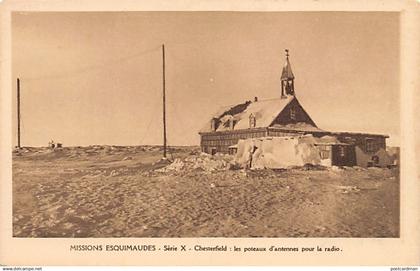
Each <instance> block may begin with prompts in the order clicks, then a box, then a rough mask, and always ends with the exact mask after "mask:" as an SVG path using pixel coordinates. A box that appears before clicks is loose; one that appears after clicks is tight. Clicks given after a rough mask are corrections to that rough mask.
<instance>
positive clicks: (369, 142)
mask: <svg viewBox="0 0 420 271" xmlns="http://www.w3.org/2000/svg"><path fill="white" fill-rule="evenodd" d="M375 150H376V146H375V140H373V138H366V151H367V152H374V151H375Z"/></svg>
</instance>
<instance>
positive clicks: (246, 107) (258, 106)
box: [200, 96, 296, 133]
mask: <svg viewBox="0 0 420 271" xmlns="http://www.w3.org/2000/svg"><path fill="white" fill-rule="evenodd" d="M293 99H296V97H295V96H286V97H285V98H278V99H269V100H260V101H256V102H246V103H243V104H239V105H235V106H225V107H222V108H220V109H219V110H218V111H217V112H216V114H214V115H213V118H215V119H217V120H218V121H219V125H218V127H217V129H216V132H220V131H228V130H230V128H229V120H230V119H231V118H232V119H233V120H234V122H235V126H234V130H238V129H248V128H249V116H250V115H251V114H252V115H253V116H254V117H255V120H256V125H255V128H261V127H268V126H270V124H271V123H272V122H273V121H274V119H275V118H276V117H277V116H278V115H279V114H280V113H281V111H283V109H284V108H285V107H286V106H287V105H288V104H289V103H290V102H291V101H293ZM229 113H230V114H229ZM211 121H212V120H209V121H208V122H207V123H206V126H205V127H203V128H202V129H201V130H200V132H201V133H208V132H213V131H212V130H211Z"/></svg>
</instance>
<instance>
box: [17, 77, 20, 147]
mask: <svg viewBox="0 0 420 271" xmlns="http://www.w3.org/2000/svg"><path fill="white" fill-rule="evenodd" d="M17 121H18V123H17V140H18V141H17V147H18V148H19V149H20V80H19V78H18V79H17Z"/></svg>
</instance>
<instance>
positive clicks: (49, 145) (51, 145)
mask: <svg viewBox="0 0 420 271" xmlns="http://www.w3.org/2000/svg"><path fill="white" fill-rule="evenodd" d="M48 148H50V149H54V148H55V143H54V140H52V139H51V141H50V142H48Z"/></svg>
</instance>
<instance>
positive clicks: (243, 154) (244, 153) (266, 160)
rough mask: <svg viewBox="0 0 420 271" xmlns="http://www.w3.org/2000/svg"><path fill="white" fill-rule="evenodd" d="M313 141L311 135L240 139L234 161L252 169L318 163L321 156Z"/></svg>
mask: <svg viewBox="0 0 420 271" xmlns="http://www.w3.org/2000/svg"><path fill="white" fill-rule="evenodd" d="M315 143H316V140H315V138H314V137H313V136H311V135H307V136H297V137H264V138H250V139H245V140H240V141H239V142H238V150H237V153H236V156H235V159H234V162H235V163H236V164H239V165H241V166H242V167H247V168H253V169H262V168H287V167H291V166H304V165H305V164H312V165H320V164H321V157H320V153H319V150H318V148H317V147H316V146H315Z"/></svg>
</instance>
